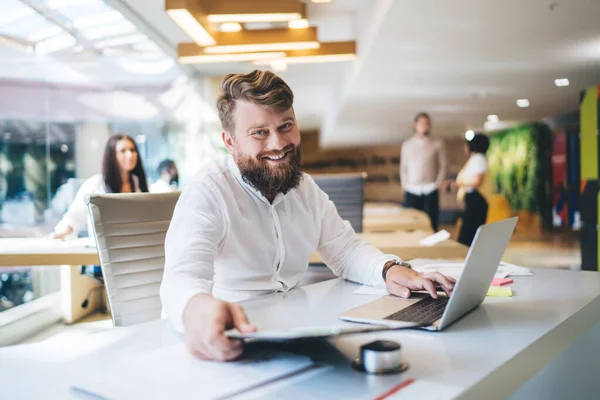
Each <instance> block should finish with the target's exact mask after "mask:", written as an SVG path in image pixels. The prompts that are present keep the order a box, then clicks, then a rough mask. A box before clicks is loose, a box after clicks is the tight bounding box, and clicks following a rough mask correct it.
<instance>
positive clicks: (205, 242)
mask: <svg viewBox="0 0 600 400" xmlns="http://www.w3.org/2000/svg"><path fill="white" fill-rule="evenodd" d="M225 226H226V224H225V220H224V217H223V214H222V211H221V209H220V207H219V201H218V200H217V195H216V193H215V191H214V189H213V188H212V184H211V182H210V181H209V180H208V179H207V178H204V179H202V180H198V181H195V182H194V181H193V182H190V183H189V184H188V185H186V188H185V190H183V192H182V193H181V197H180V198H179V201H178V202H177V205H176V206H175V210H174V213H173V218H172V220H171V224H170V225H169V229H168V231H167V235H166V238H165V270H164V275H163V280H162V284H161V287H160V297H161V300H162V304H163V307H164V311H165V314H166V317H167V319H169V321H171V323H172V324H173V326H174V327H175V329H177V330H178V331H179V332H181V333H183V332H184V326H183V312H184V310H185V308H186V306H187V304H188V302H189V301H190V299H191V298H192V297H194V296H195V295H197V294H200V293H207V294H210V293H211V290H212V285H213V277H214V261H215V258H216V256H217V254H218V251H219V245H220V244H221V243H222V240H223V238H224V233H225Z"/></svg>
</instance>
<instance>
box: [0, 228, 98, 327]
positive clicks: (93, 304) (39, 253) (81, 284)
mask: <svg viewBox="0 0 600 400" xmlns="http://www.w3.org/2000/svg"><path fill="white" fill-rule="evenodd" d="M90 264H91V265H100V260H99V259H98V252H97V251H96V244H95V241H94V239H92V238H85V239H75V240H64V241H62V240H50V239H46V238H3V239H0V272H2V269H3V267H15V266H20V267H24V266H40V267H48V266H50V267H56V266H60V279H61V304H62V310H63V317H64V320H65V321H66V322H69V323H70V322H75V321H77V320H79V319H81V318H83V317H85V316H86V315H88V314H90V313H91V312H93V311H94V310H96V309H97V308H98V307H99V306H101V305H102V303H103V300H102V299H103V296H102V292H99V291H98V293H96V295H92V296H91V297H90V301H89V305H88V307H87V308H85V309H84V308H82V307H81V302H82V301H83V300H84V299H85V298H86V296H87V294H88V292H89V290H90V289H91V288H95V287H98V286H100V284H99V283H98V282H96V281H94V280H92V279H90V278H89V277H86V276H81V275H80V274H79V268H78V266H79V265H90Z"/></svg>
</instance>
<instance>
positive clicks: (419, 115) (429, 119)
mask: <svg viewBox="0 0 600 400" xmlns="http://www.w3.org/2000/svg"><path fill="white" fill-rule="evenodd" d="M421 118H425V119H426V120H427V121H429V122H431V117H430V116H429V114H428V113H426V112H423V111H421V112H420V113H418V114H417V115H415V122H417V121H419V120H420V119H421Z"/></svg>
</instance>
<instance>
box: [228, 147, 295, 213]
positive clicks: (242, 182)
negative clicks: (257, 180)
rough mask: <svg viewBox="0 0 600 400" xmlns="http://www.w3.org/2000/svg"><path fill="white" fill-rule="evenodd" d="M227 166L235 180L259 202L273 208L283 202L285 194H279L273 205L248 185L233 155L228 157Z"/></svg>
mask: <svg viewBox="0 0 600 400" xmlns="http://www.w3.org/2000/svg"><path fill="white" fill-rule="evenodd" d="M227 166H228V168H229V170H230V171H231V173H232V174H233V176H234V177H235V179H236V180H237V181H238V182H239V183H240V185H242V186H243V187H244V188H246V189H247V190H248V191H250V193H252V194H253V195H254V196H256V197H258V199H259V200H261V201H263V202H265V203H267V204H268V205H269V206H271V205H272V206H275V205H277V204H279V203H280V202H281V201H282V200H283V198H284V194H283V193H277V195H276V196H275V198H274V199H273V203H271V202H270V201H269V200H268V199H267V198H266V197H265V196H263V194H262V193H261V192H260V191H259V190H257V189H256V188H255V187H254V186H252V185H250V184H249V183H247V182H246V181H245V180H244V178H243V177H242V172H241V171H240V168H239V167H238V165H237V163H236V162H235V160H234V159H233V156H232V155H231V154H230V155H229V156H227Z"/></svg>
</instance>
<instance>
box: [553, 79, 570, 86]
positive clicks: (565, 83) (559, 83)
mask: <svg viewBox="0 0 600 400" xmlns="http://www.w3.org/2000/svg"><path fill="white" fill-rule="evenodd" d="M570 83H571V82H569V80H568V79H567V78H561V79H555V80H554V84H555V85H556V86H558V87H567V86H569V85H570Z"/></svg>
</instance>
